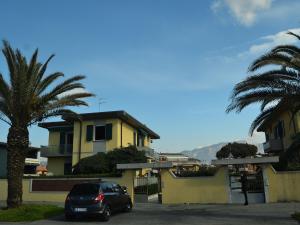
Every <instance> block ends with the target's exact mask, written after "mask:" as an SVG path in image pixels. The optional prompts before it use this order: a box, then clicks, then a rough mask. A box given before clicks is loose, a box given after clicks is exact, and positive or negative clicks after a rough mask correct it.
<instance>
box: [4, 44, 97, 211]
mask: <svg viewBox="0 0 300 225" xmlns="http://www.w3.org/2000/svg"><path fill="white" fill-rule="evenodd" d="M3 44H4V47H3V49H2V53H3V55H4V58H5V60H6V64H7V67H8V73H9V74H8V76H7V77H8V79H7V80H6V79H4V76H3V75H2V74H1V73H0V120H2V121H4V122H5V123H7V124H8V125H9V126H10V128H9V131H8V136H7V180H8V188H7V190H8V196H7V206H8V207H9V208H12V207H18V206H20V204H21V203H22V178H23V169H24V162H25V155H26V152H27V151H28V145H29V133H28V127H29V126H31V125H33V124H36V123H38V122H40V121H43V120H45V119H47V118H49V117H53V116H59V115H63V114H67V113H68V114H74V113H73V112H72V111H71V110H70V108H69V107H70V106H82V105H87V103H86V102H85V101H84V98H86V97H90V96H92V94H90V93H87V92H84V91H74V89H76V90H80V88H81V89H82V88H84V86H83V85H82V83H81V82H80V81H81V80H83V79H84V76H83V75H77V76H73V77H71V78H68V79H66V80H64V81H62V82H59V78H62V77H63V76H64V74H63V73H62V72H54V73H51V74H49V75H46V70H47V67H48V64H49V62H50V60H51V59H52V58H53V57H54V55H51V56H50V57H49V58H48V59H47V60H46V62H45V63H41V62H39V61H38V50H36V51H35V52H34V53H33V55H32V57H31V58H30V60H29V61H28V59H26V57H25V56H24V55H23V54H22V53H21V51H20V50H19V49H13V48H12V47H11V46H10V44H9V43H8V42H7V41H3Z"/></svg>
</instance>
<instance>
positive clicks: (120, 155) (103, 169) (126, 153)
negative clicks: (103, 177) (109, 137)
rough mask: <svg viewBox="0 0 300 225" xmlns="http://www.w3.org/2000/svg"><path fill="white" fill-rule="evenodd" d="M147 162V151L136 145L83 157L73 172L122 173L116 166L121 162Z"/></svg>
mask: <svg viewBox="0 0 300 225" xmlns="http://www.w3.org/2000/svg"><path fill="white" fill-rule="evenodd" d="M145 162H147V158H146V156H145V152H144V151H138V150H137V148H136V147H135V146H129V147H125V148H118V149H114V150H113V151H110V152H108V153H97V154H96V155H93V156H90V157H86V158H83V159H81V160H80V161H79V162H78V163H77V164H76V165H75V166H74V169H73V174H102V173H110V174H120V171H118V170H117V167H116V165H117V164H119V163H145Z"/></svg>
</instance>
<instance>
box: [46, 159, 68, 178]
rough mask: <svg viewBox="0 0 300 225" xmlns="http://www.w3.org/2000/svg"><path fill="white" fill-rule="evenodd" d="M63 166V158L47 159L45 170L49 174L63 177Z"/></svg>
mask: <svg viewBox="0 0 300 225" xmlns="http://www.w3.org/2000/svg"><path fill="white" fill-rule="evenodd" d="M64 165H65V158H64V157H57V158H55V157H51V158H48V165H47V169H48V171H49V172H51V173H53V175H64Z"/></svg>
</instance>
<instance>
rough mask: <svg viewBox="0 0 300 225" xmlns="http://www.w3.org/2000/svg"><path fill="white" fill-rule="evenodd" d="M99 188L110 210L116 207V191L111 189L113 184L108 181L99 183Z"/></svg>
mask: <svg viewBox="0 0 300 225" xmlns="http://www.w3.org/2000/svg"><path fill="white" fill-rule="evenodd" d="M101 189H102V191H103V194H104V199H105V202H106V203H107V204H108V205H109V206H110V208H111V210H112V211H114V210H116V209H117V208H118V206H117V205H116V193H115V192H114V190H113V184H112V183H110V182H103V183H101Z"/></svg>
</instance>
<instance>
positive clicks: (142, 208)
mask: <svg viewBox="0 0 300 225" xmlns="http://www.w3.org/2000/svg"><path fill="white" fill-rule="evenodd" d="M295 211H300V203H279V204H256V205H249V206H242V205H197V204H191V205H175V206H174V205H172V206H171V205H170V206H167V205H159V204H154V203H149V204H142V203H139V204H136V205H135V208H134V210H133V211H132V212H131V213H119V214H116V215H113V216H112V217H111V219H110V221H109V222H103V224H107V225H109V224H112V225H113V224H115V225H119V224H122V225H140V224H141V225H148V224H149V225H163V224H166V225H171V224H172V225H175V224H180V225H186V224H195V225H196V224H197V225H201V224H203V225H204V224H205V225H212V224H213V225H219V224H224V225H230V224H238V225H242V224H250V225H254V224H255V225H256V224H263V225H269V224H270V225H271V224H272V225H274V224H281V225H285V224H295V225H296V224H298V223H297V222H296V221H294V220H293V219H291V217H290V214H291V213H293V212H295ZM0 224H10V223H0ZM13 224H18V225H19V224H24V225H25V224H26V225H27V224H31V225H38V224H43V225H59V224H65V225H66V224H72V225H77V224H80V225H83V224H91V225H92V224H99V221H96V220H92V219H88V220H87V219H83V220H80V221H74V222H66V221H64V218H63V216H59V217H57V218H53V219H50V220H44V221H36V222H31V223H13Z"/></svg>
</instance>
